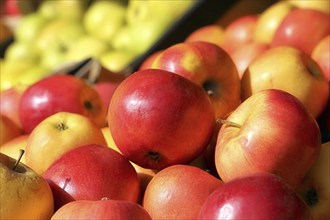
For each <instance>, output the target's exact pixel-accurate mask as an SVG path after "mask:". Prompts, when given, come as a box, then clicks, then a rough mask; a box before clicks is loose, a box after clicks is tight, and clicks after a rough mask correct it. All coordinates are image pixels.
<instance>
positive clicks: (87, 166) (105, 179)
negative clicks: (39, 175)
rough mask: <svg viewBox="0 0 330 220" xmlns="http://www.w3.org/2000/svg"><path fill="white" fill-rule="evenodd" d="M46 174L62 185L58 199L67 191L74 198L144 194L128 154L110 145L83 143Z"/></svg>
mask: <svg viewBox="0 0 330 220" xmlns="http://www.w3.org/2000/svg"><path fill="white" fill-rule="evenodd" d="M82 161H83V163H82ZM91 171H92V172H91ZM43 177H44V178H45V179H47V181H49V182H51V183H53V184H55V185H57V186H58V187H60V188H61V189H62V190H60V189H58V190H59V191H58V192H61V193H60V194H55V195H54V197H55V199H56V197H60V198H61V197H62V195H61V194H62V193H67V194H69V195H70V196H71V197H72V199H73V200H100V199H102V198H103V197H107V198H109V199H115V200H126V201H131V202H137V201H138V198H139V194H140V186H139V179H138V176H137V173H136V171H135V169H134V167H133V166H132V165H131V164H130V162H129V161H128V160H127V158H125V157H124V156H123V155H121V154H119V153H118V152H116V151H115V150H112V149H111V148H109V147H107V146H106V145H99V144H87V145H81V146H79V147H77V148H75V149H72V150H70V151H68V152H66V153H65V154H63V155H62V156H61V157H59V158H58V159H57V160H56V161H54V162H53V163H52V164H51V166H50V167H49V168H48V169H47V170H46V171H45V173H43ZM62 201H63V200H62ZM57 205H58V206H59V207H62V206H63V205H64V204H57Z"/></svg>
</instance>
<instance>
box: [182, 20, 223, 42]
mask: <svg viewBox="0 0 330 220" xmlns="http://www.w3.org/2000/svg"><path fill="white" fill-rule="evenodd" d="M224 31H225V30H224V28H223V27H222V26H220V25H218V24H208V25H204V26H202V27H199V28H197V29H196V30H194V31H193V32H191V33H190V34H189V35H188V36H187V37H186V39H185V40H184V41H185V42H191V41H206V42H210V43H214V44H216V45H218V46H219V47H222V46H223V43H222V41H223V36H224Z"/></svg>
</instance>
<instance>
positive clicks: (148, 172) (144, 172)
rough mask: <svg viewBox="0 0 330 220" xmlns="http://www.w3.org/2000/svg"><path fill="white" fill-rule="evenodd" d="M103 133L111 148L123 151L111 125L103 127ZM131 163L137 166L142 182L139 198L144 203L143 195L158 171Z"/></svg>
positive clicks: (136, 169)
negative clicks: (110, 128) (112, 132)
mask: <svg viewBox="0 0 330 220" xmlns="http://www.w3.org/2000/svg"><path fill="white" fill-rule="evenodd" d="M102 133H103V135H104V138H105V140H106V141H107V146H108V147H110V148H111V149H113V150H115V151H117V152H118V153H121V152H120V150H119V149H118V147H117V146H116V144H115V142H114V140H113V138H112V135H111V133H110V130H109V127H103V128H102ZM130 163H131V164H132V165H133V167H134V168H135V171H136V172H137V174H138V177H139V182H140V198H139V201H138V202H139V203H142V199H143V195H144V192H145V189H146V188H147V185H148V184H149V182H150V180H151V179H152V178H153V177H154V176H155V174H156V173H157V171H156V170H153V169H147V168H143V167H141V166H139V165H137V164H135V163H133V162H131V161H130Z"/></svg>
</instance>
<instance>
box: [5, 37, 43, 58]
mask: <svg viewBox="0 0 330 220" xmlns="http://www.w3.org/2000/svg"><path fill="white" fill-rule="evenodd" d="M4 57H5V59H6V60H10V61H16V62H20V61H22V60H23V61H28V62H31V63H37V62H38V61H39V58H40V54H39V53H38V51H37V50H36V49H35V48H34V47H33V45H32V44H29V43H25V42H19V41H16V42H13V43H12V44H10V45H9V46H8V48H7V49H6V51H5V56H4Z"/></svg>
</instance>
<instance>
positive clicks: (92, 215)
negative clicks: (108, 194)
mask: <svg viewBox="0 0 330 220" xmlns="http://www.w3.org/2000/svg"><path fill="white" fill-rule="evenodd" d="M51 219H52V220H55V219H113V220H118V219H144V220H151V217H150V215H149V213H148V212H147V211H146V210H145V209H144V208H143V207H142V206H141V205H139V204H137V203H133V202H129V201H120V200H112V199H106V198H105V199H101V200H97V201H91V200H79V201H73V202H70V203H68V204H65V205H64V206H63V207H61V208H60V209H59V210H57V211H56V212H55V213H54V215H53V216H52V218H51Z"/></svg>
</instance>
